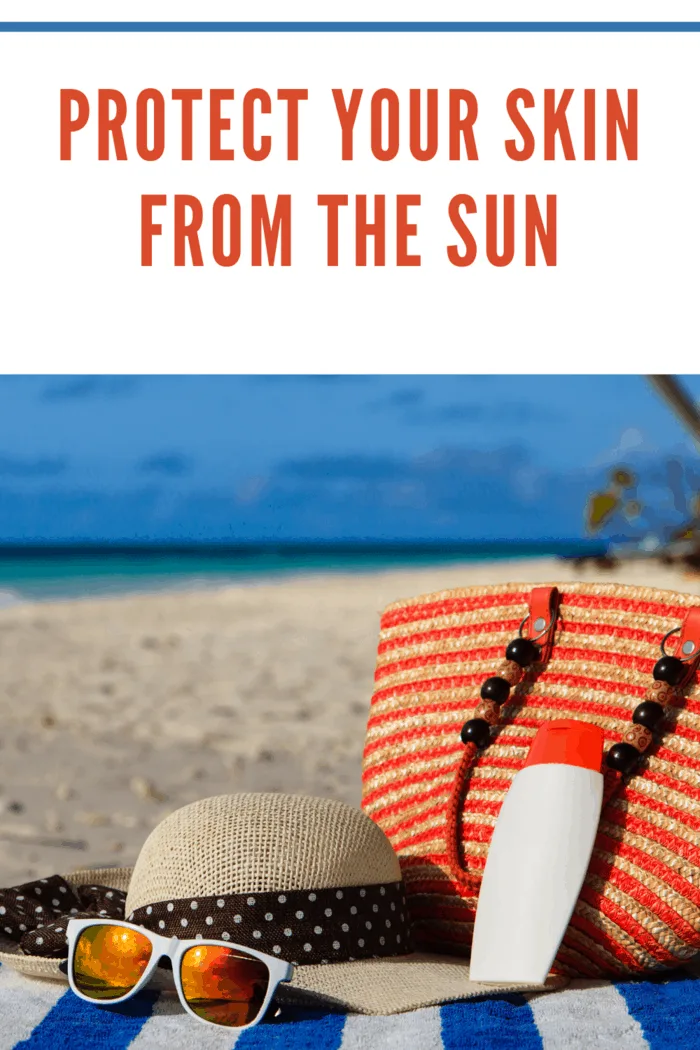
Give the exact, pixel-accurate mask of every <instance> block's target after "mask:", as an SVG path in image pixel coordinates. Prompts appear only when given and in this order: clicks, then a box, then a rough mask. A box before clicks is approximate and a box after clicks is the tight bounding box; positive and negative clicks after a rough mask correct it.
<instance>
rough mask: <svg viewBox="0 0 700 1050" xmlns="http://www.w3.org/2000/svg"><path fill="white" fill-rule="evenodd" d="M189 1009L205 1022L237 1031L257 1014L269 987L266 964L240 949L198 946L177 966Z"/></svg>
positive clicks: (184, 956)
mask: <svg viewBox="0 0 700 1050" xmlns="http://www.w3.org/2000/svg"><path fill="white" fill-rule="evenodd" d="M180 977H181V979H182V991H183V993H184V996H185V999H186V1000H187V1004H188V1006H189V1007H190V1008H191V1009H192V1010H193V1011H194V1013H196V1014H197V1016H198V1017H201V1018H203V1019H204V1020H205V1021H211V1022H212V1023H213V1024H221V1025H228V1026H229V1027H230V1028H240V1027H242V1026H243V1025H246V1024H250V1022H251V1021H254V1020H255V1018H256V1017H257V1016H258V1014H259V1013H260V1011H261V1009H262V1006H263V1003H264V1002H265V996H266V994H267V989H268V986H269V983H270V973H269V970H268V968H267V966H266V965H265V963H263V962H260V961H259V960H258V959H256V958H255V957H254V956H252V955H247V954H246V953H245V952H243V951H241V950H240V949H239V948H223V947H219V946H218V945H214V944H199V945H196V946H195V947H193V948H188V949H187V951H186V952H185V954H184V955H183V957H182V963H181V964H180Z"/></svg>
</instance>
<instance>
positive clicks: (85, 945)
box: [66, 919, 294, 1029]
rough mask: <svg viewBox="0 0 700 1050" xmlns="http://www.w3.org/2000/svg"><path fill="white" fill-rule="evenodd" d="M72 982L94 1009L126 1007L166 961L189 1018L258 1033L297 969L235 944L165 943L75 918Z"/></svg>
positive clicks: (120, 926)
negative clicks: (105, 1005) (274, 1000)
mask: <svg viewBox="0 0 700 1050" xmlns="http://www.w3.org/2000/svg"><path fill="white" fill-rule="evenodd" d="M66 936H67V939H68V980H69V982H70V986H71V988H72V990H73V991H74V992H75V994H76V995H77V996H79V997H80V998H81V999H84V1000H85V1001H86V1002H90V1003H109V1004H115V1003H123V1002H124V1001H125V1000H126V999H130V998H131V996H132V995H135V994H136V993H137V992H138V991H140V990H141V989H142V988H143V987H144V985H146V984H147V983H148V980H149V978H150V977H151V975H152V973H153V971H154V970H155V968H156V967H157V966H158V963H159V962H160V960H161V959H162V958H163V957H166V958H168V959H170V962H171V965H172V969H173V977H174V979H175V987H176V989H177V994H178V995H179V997H180V1002H181V1003H182V1005H183V1006H184V1008H185V1010H186V1011H187V1013H189V1014H192V1016H193V1017H196V1018H197V1020H198V1021H203V1022H204V1023H205V1024H216V1025H223V1026H224V1027H226V1028H238V1029H241V1028H252V1026H253V1025H255V1024H257V1023H258V1021H259V1020H260V1019H261V1018H262V1017H264V1016H265V1012H266V1011H267V1008H268V1006H269V1005H270V1002H271V1000H272V997H273V995H274V994H275V991H276V989H277V986H278V985H279V984H280V983H281V982H282V981H289V980H290V979H291V976H292V973H293V970H294V968H293V966H291V965H290V964H289V963H287V962H284V960H282V959H276V958H274V956H271V955H265V954H264V953H263V952H257V951H255V949H253V948H242V947H240V946H239V945H237V944H232V943H231V942H230V941H213V940H203V939H202V940H200V939H199V938H197V939H196V940H180V938H179V937H161V936H159V935H158V934H157V933H151V932H150V930H145V929H144V928H143V927H142V926H135V925H134V924H133V923H130V922H120V921H119V922H114V921H113V920H111V919H71V920H70V921H69V923H68V926H67V930H66Z"/></svg>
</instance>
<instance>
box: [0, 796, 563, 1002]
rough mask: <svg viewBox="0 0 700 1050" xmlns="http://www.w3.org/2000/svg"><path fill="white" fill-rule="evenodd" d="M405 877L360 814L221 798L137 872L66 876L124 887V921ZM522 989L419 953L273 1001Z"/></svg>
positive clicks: (309, 977)
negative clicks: (160, 907)
mask: <svg viewBox="0 0 700 1050" xmlns="http://www.w3.org/2000/svg"><path fill="white" fill-rule="evenodd" d="M130 874H131V878H130V880H129V875H130ZM400 878H401V871H400V868H399V863H398V860H397V858H396V854H395V853H394V851H393V849H392V848H391V844H390V843H389V840H388V839H387V838H386V836H385V835H384V833H383V832H382V831H381V830H380V828H379V827H378V826H377V825H376V824H374V823H373V822H372V821H371V820H370V819H369V818H368V817H367V816H366V815H365V814H364V813H362V811H361V810H358V809H355V808H353V807H352V806H348V805H346V803H344V802H336V801H333V800H330V799H319V798H306V797H301V796H295V795H271V794H269V795H268V794H240V795H221V796H218V797H215V798H209V799H203V800H202V801H200V802H195V803H192V804H191V805H189V806H185V807H184V808H183V809H179V810H177V811H176V812H175V813H172V814H171V815H170V816H169V817H166V819H165V820H164V821H162V823H161V824H159V825H158V827H156V828H155V829H154V830H153V831H152V832H151V834H150V835H149V837H148V839H147V840H146V842H145V843H144V846H143V848H142V850H141V853H140V854H139V857H138V860H137V862H136V865H135V867H134V870H133V873H130V872H129V871H128V870H126V869H125V870H124V871H122V872H119V873H118V874H117V873H115V872H110V871H99V872H97V871H95V872H87V873H86V872H81V873H79V875H74V876H71V877H70V879H71V881H73V882H75V880H76V879H77V880H78V882H77V883H76V884H77V885H79V884H80V883H81V882H88V883H89V882H92V881H94V882H97V881H98V879H100V880H101V881H102V882H103V884H106V885H112V886H114V887H115V888H116V889H121V888H127V886H128V890H129V892H128V896H127V904H126V910H127V914H128V913H130V912H131V911H134V910H136V909H137V908H140V907H147V906H148V905H149V904H155V903H157V902H158V901H162V900H168V899H169V898H176V899H182V898H187V897H198V896H204V895H210V894H217V893H221V894H229V893H248V892H249V893H254V892H256V891H257V892H259V893H263V892H267V891H284V890H302V889H308V890H313V889H323V888H327V887H341V886H361V885H362V884H363V883H364V884H366V885H372V884H375V883H386V882H392V881H398V880H399V879H400ZM14 947H15V948H16V946H14ZM0 958H1V959H2V961H3V962H8V963H10V964H11V965H12V966H13V967H14V968H15V969H18V970H21V971H22V972H23V973H26V974H29V975H32V976H39V977H58V978H60V977H62V976H63V975H62V974H61V973H60V971H59V969H58V964H59V961H60V960H55V959H38V958H29V957H28V956H26V955H21V954H18V953H17V951H15V952H14V953H13V954H7V955H4V956H0ZM64 979H65V978H64ZM559 983H561V982H559ZM530 987H532V986H530ZM549 987H552V988H554V987H557V982H556V981H553V982H550V983H549ZM524 988H527V986H525V985H501V986H498V987H492V986H489V987H488V988H486V986H484V985H483V984H476V983H475V982H472V981H470V980H469V966H468V963H467V961H466V960H463V959H455V958H449V957H439V956H436V955H426V954H418V953H415V954H412V955H403V956H399V957H396V958H381V959H366V960H363V961H359V960H357V961H353V962H343V963H335V964H332V963H331V964H328V965H315V966H297V967H296V968H295V971H294V977H293V980H292V982H291V983H290V984H284V985H281V986H280V988H279V991H278V996H277V998H278V999H279V1000H280V1001H283V1002H290V1003H312V1004H314V1005H316V1006H318V1004H319V1002H322V1003H326V1004H327V1005H329V1006H332V1007H335V1008H340V1009H346V1010H352V1011H355V1012H357V1013H366V1014H391V1013H399V1012H401V1011H404V1010H412V1009H415V1008H417V1007H421V1006H431V1005H433V1004H437V1003H442V1002H449V1001H450V1000H453V999H469V998H472V997H474V996H479V995H483V994H484V992H485V991H489V992H499V991H515V990H522V989H524Z"/></svg>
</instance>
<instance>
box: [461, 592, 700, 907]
mask: <svg viewBox="0 0 700 1050" xmlns="http://www.w3.org/2000/svg"><path fill="white" fill-rule="evenodd" d="M559 604H560V595H559V591H558V590H557V588H556V587H534V588H533V590H532V592H531V594H530V598H529V602H528V613H527V616H525V618H524V619H523V621H522V623H521V624H520V631H519V638H518V639H515V640H514V641H513V642H511V643H510V645H509V646H508V648H507V649H506V660H505V662H504V663H503V664H501V665H500V667H499V669H498V673H497V675H496V676H493V677H491V678H487V679H486V681H485V682H484V683H483V684H482V687H481V697H482V701H481V703H480V704H478V705H477V708H476V710H475V712H474V714H475V716H476V717H475V718H473V719H470V720H469V721H468V722H466V723H465V725H464V727H463V728H462V734H461V735H462V741H463V742H464V744H465V745H466V746H465V749H464V753H463V755H462V758H461V760H460V763H459V767H458V769H457V773H456V775H455V779H454V783H453V785H452V791H451V793H450V799H449V802H448V806H447V827H446V835H447V863H448V865H449V868H450V871H451V874H452V878H453V880H454V881H455V882H456V883H457V885H458V886H459V887H460V888H461V889H463V890H465V891H466V892H469V893H474V892H476V890H477V888H478V880H477V877H476V876H475V875H474V874H473V873H472V872H470V871H469V870H468V869H467V868H465V867H464V865H463V862H462V856H461V854H462V808H463V803H464V797H465V794H466V790H467V780H468V777H469V774H470V772H471V769H472V766H473V765H474V762H475V760H476V757H477V755H478V753H479V750H481V749H482V748H484V747H486V746H487V744H488V742H489V740H490V731H491V726H492V725H496V724H497V723H498V722H499V721H500V712H499V706H500V704H501V703H503V702H504V701H505V700H506V699H507V697H508V694H509V692H510V688H511V686H513V685H517V684H518V683H519V682H520V681H522V679H523V678H524V677H525V674H526V673H527V675H528V679H529V680H530V681H533V680H534V678H535V677H536V675H537V672H538V670H539V671H541V670H542V668H543V667H544V666H545V664H546V662H547V660H549V658H550V656H551V653H552V649H553V646H554V636H555V633H556V628H557V624H558V613H559ZM676 634H678V635H679V638H678V640H677V642H676V643H675V649H674V653H675V655H673V656H671V655H670V654H669V653H667V651H666V642H667V641H669V639H670V638H671V637H672V636H673V635H676ZM523 640H525V643H526V644H525V645H523V644H522V642H523ZM519 642H520V644H518V643H519ZM527 642H530V648H528V646H527ZM537 642H539V643H540V644H539V645H537V644H535V643H537ZM540 646H541V648H540ZM531 665H536V666H533V669H532V671H528V672H526V669H527V668H528V667H530V666H531ZM662 665H663V666H662ZM699 667H700V606H694V607H693V608H691V609H690V610H689V611H688V613H687V614H686V616H685V619H684V621H683V623H682V624H681V626H680V627H674V628H673V629H672V630H671V631H669V632H668V633H667V634H666V635H665V636H664V638H663V640H662V642H661V659H660V660H658V661H657V663H656V665H655V667H654V681H653V683H652V685H650V687H649V689H648V690H647V694H646V698H645V700H644V701H643V702H642V703H641V704H639V705H638V706H637V708H636V709H635V711H634V714H633V716H632V722H633V724H632V725H631V726H630V728H629V729H628V730H626V732H625V733H624V735H623V739H622V742H620V743H617V744H613V746H612V747H611V748H610V749H609V750H608V752H607V753H606V766H607V768H606V769H605V772H604V786H603V810H604V809H605V807H606V806H607V804H608V803H609V802H610V801H611V800H612V799H613V798H614V796H615V795H616V793H617V792H618V790H619V789H620V787H621V786H622V784H623V782H624V780H625V777H627V776H629V775H630V774H631V773H632V772H633V771H634V769H635V767H636V765H637V763H638V761H639V759H640V758H641V757H642V755H643V754H644V752H645V751H646V750H647V749H648V748H649V747H650V746H651V744H652V743H653V739H654V738H653V731H654V729H656V728H658V727H659V726H660V725H661V723H662V722H663V719H664V716H665V711H664V705H666V704H668V702H669V701H670V700H671V699H672V697H673V696H674V695H677V693H679V692H680V691H681V690H683V689H684V688H685V687H686V686H687V685H688V684H689V683H690V681H691V680H692V679H693V677H694V675H695V672H696V670H697V669H698V668H699ZM499 683H500V684H499Z"/></svg>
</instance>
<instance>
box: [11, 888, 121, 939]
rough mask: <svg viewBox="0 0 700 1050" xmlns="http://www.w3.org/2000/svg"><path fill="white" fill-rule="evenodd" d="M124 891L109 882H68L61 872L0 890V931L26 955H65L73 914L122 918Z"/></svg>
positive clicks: (75, 915)
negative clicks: (89, 884)
mask: <svg viewBox="0 0 700 1050" xmlns="http://www.w3.org/2000/svg"><path fill="white" fill-rule="evenodd" d="M125 899H126V894H125V893H122V892H121V891H120V890H114V889H111V888H110V887H109V886H78V887H77V889H76V888H75V887H73V886H71V885H70V884H69V883H68V882H66V881H65V879H62V878H61V876H60V875H52V876H51V878H49V879H37V880H36V881H35V882H25V883H23V885H21V886H12V887H11V888H10V889H5V890H0V934H2V935H3V936H4V937H6V938H8V939H9V940H11V941H15V942H16V943H17V944H19V946H20V948H21V949H22V951H23V952H24V953H25V954H26V955H43V956H50V957H52V958H59V959H60V958H65V956H66V954H67V949H66V926H67V925H68V920H69V919H73V918H76V919H77V918H88V917H94V918H97V919H106V918H109V919H123V918H124V901H125Z"/></svg>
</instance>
